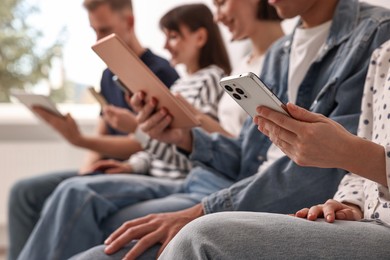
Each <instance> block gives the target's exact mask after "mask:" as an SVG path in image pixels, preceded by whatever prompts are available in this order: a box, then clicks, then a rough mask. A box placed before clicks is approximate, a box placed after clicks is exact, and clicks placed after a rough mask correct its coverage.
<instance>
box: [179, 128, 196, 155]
mask: <svg viewBox="0 0 390 260" xmlns="http://www.w3.org/2000/svg"><path fill="white" fill-rule="evenodd" d="M175 145H176V146H177V147H179V148H180V149H182V150H184V151H187V152H189V153H191V152H192V132H191V130H190V129H188V130H187V129H185V130H183V134H182V138H181V140H179V141H178V142H177V143H176V144H175Z"/></svg>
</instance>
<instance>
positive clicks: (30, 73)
mask: <svg viewBox="0 0 390 260" xmlns="http://www.w3.org/2000/svg"><path fill="white" fill-rule="evenodd" d="M365 1H366V2H370V3H373V4H377V5H382V6H386V7H388V8H390V1H380V0H365ZM191 2H203V3H205V4H207V5H208V6H209V7H210V8H211V9H212V10H214V7H213V4H212V2H213V1H212V0H198V1H184V0H147V1H145V0H133V6H134V12H135V17H136V33H137V35H138V37H139V39H140V41H141V43H142V44H143V45H144V46H146V47H149V48H150V49H152V50H153V51H154V52H155V53H156V54H158V55H160V56H163V57H165V58H169V55H168V52H167V51H165V50H164V49H163V44H164V35H163V34H162V32H161V31H160V30H159V27H158V21H159V18H160V17H161V16H162V15H163V14H164V13H166V12H167V11H168V10H169V9H171V8H172V7H174V6H176V5H179V4H183V3H191ZM294 22H295V20H292V21H286V22H285V23H284V29H285V31H286V32H290V31H291V28H292V26H293V24H294ZM221 31H222V33H223V35H224V39H225V42H226V45H227V48H228V51H229V54H230V58H231V62H232V64H235V63H236V62H237V61H238V60H239V59H240V58H241V57H242V56H243V55H245V54H246V53H247V52H248V46H249V45H248V43H246V42H245V41H244V42H240V43H234V42H230V39H229V36H228V35H229V33H228V32H227V30H226V29H225V28H224V27H221ZM389 38H390V35H389ZM94 42H95V34H94V32H93V31H92V29H91V28H90V26H89V22H88V17H87V13H86V11H85V10H84V8H83V7H82V0H72V1H53V0H2V1H1V2H0V162H1V168H2V173H1V176H0V178H1V181H0V259H2V257H4V250H5V249H6V245H7V241H6V236H5V229H6V223H7V218H6V208H7V207H6V204H7V199H8V192H9V189H10V187H11V186H12V184H13V183H14V182H15V181H16V180H18V179H21V178H25V177H28V176H32V175H36V174H42V173H45V172H50V171H55V170H65V169H75V168H78V167H79V166H80V164H81V162H82V158H83V155H84V151H83V150H80V149H77V148H74V147H72V146H71V145H69V144H67V143H66V142H65V141H63V140H62V139H61V138H60V137H59V136H58V135H57V134H56V133H54V132H53V131H52V130H51V129H50V128H49V127H47V126H46V125H45V124H43V123H42V122H40V121H39V119H37V118H36V117H34V116H33V115H32V114H31V112H30V111H29V110H28V109H26V108H25V107H24V106H22V105H21V104H18V103H17V102H16V101H15V100H13V99H12V98H11V97H10V96H9V91H10V89H12V88H18V89H25V90H28V91H31V92H34V93H39V94H45V95H49V96H50V98H51V99H52V100H53V101H55V102H56V103H58V107H59V109H60V110H61V111H62V112H64V113H66V112H70V113H71V114H72V115H73V116H74V118H75V119H76V120H77V121H78V123H79V125H80V128H81V131H83V132H86V133H92V132H93V130H94V127H95V125H94V124H95V122H96V118H97V116H98V115H99V106H98V104H97V103H96V102H95V101H94V99H93V98H92V97H91V96H90V95H89V93H88V92H87V91H86V88H87V87H89V86H94V87H95V88H96V89H98V86H99V81H100V77H101V73H102V71H103V69H104V68H105V65H104V63H103V62H102V61H101V60H100V59H99V58H98V57H97V56H96V54H95V53H94V52H93V51H92V50H91V45H92V44H93V43H94ZM178 71H179V73H184V72H183V71H182V69H180V68H178Z"/></svg>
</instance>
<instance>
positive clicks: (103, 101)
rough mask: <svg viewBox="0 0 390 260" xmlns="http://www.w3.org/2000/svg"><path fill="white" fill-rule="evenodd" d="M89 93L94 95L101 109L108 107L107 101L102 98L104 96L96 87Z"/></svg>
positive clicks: (90, 88) (89, 89)
mask: <svg viewBox="0 0 390 260" xmlns="http://www.w3.org/2000/svg"><path fill="white" fill-rule="evenodd" d="M88 91H89V93H91V94H92V96H93V97H94V98H95V99H96V101H97V102H99V104H100V106H101V107H104V106H106V105H108V102H107V100H106V99H105V98H104V97H103V96H102V94H100V93H98V92H97V91H96V90H95V88H94V87H89V88H88Z"/></svg>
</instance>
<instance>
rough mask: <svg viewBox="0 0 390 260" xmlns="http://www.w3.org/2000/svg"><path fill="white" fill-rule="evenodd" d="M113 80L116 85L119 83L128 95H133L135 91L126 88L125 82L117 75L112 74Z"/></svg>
mask: <svg viewBox="0 0 390 260" xmlns="http://www.w3.org/2000/svg"><path fill="white" fill-rule="evenodd" d="M112 81H114V82H115V85H117V86H118V87H119V88H120V89H121V90H122V91H123V92H124V93H125V94H126V95H128V96H131V95H132V94H133V93H132V92H131V91H130V89H128V88H126V87H125V85H124V84H123V82H122V81H121V80H120V79H119V78H118V76H117V75H114V76H112Z"/></svg>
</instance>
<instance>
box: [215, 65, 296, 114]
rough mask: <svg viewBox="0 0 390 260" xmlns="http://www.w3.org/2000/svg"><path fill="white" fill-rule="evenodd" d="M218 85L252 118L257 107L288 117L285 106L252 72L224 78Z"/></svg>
mask: <svg viewBox="0 0 390 260" xmlns="http://www.w3.org/2000/svg"><path fill="white" fill-rule="evenodd" d="M219 84H220V86H221V87H222V88H223V89H224V90H225V92H227V93H228V94H229V95H230V96H231V97H232V98H233V99H234V100H235V101H236V102H237V103H238V104H239V105H240V106H241V107H242V108H243V109H244V110H245V111H246V112H247V113H248V114H249V115H250V116H251V117H252V118H253V117H255V116H256V115H257V112H256V108H257V107H259V106H266V107H269V108H271V109H273V110H276V111H278V112H281V113H283V114H285V115H288V116H290V115H289V113H288V112H287V109H286V105H285V104H284V103H283V102H282V101H280V100H279V98H278V97H277V96H276V95H275V94H274V93H272V91H271V90H270V89H269V88H268V87H267V86H266V85H265V84H264V83H263V82H262V81H261V80H260V79H259V78H258V77H257V76H256V75H255V74H254V73H252V72H248V73H244V74H239V75H234V76H228V77H224V78H222V79H221V80H220V82H219Z"/></svg>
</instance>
